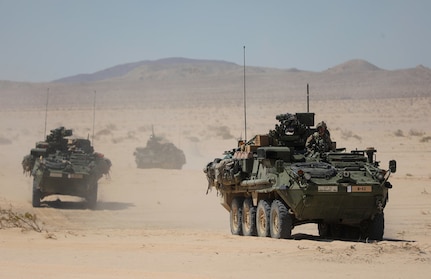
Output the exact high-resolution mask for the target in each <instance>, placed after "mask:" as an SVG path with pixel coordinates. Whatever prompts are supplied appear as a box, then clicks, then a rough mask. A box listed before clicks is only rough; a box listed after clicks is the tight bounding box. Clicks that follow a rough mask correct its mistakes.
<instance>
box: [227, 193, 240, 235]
mask: <svg viewBox="0 0 431 279" xmlns="http://www.w3.org/2000/svg"><path fill="white" fill-rule="evenodd" d="M229 215H230V232H231V233H232V234H233V235H242V222H241V219H242V200H241V199H240V198H233V199H232V203H231V206H230V214H229Z"/></svg>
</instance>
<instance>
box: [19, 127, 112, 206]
mask: <svg viewBox="0 0 431 279" xmlns="http://www.w3.org/2000/svg"><path fill="white" fill-rule="evenodd" d="M70 136H72V130H67V129H65V128H64V127H59V128H57V129H54V130H51V134H49V135H48V136H47V137H46V140H45V141H41V142H37V143H36V147H35V148H32V149H31V151H30V154H29V155H26V156H25V157H24V159H23V161H22V167H23V171H24V172H28V173H30V175H31V176H33V195H32V204H33V207H39V206H40V205H41V200H42V199H43V198H44V197H46V196H49V195H69V196H78V197H82V198H85V199H86V202H87V205H88V207H89V208H95V206H96V204H97V190H98V180H99V179H100V178H101V177H102V176H103V175H107V174H109V171H110V168H111V161H110V160H109V159H107V158H105V157H104V155H103V154H101V153H97V152H94V149H93V146H91V143H90V140H88V139H76V138H70Z"/></svg>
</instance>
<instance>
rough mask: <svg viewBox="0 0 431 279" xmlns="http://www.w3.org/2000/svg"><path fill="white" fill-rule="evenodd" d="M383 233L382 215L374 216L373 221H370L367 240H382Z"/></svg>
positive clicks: (383, 222)
mask: <svg viewBox="0 0 431 279" xmlns="http://www.w3.org/2000/svg"><path fill="white" fill-rule="evenodd" d="M384 231H385V216H384V213H383V212H382V213H378V214H376V215H374V219H373V220H371V221H370V226H369V229H368V239H370V240H377V241H380V240H383V234H384Z"/></svg>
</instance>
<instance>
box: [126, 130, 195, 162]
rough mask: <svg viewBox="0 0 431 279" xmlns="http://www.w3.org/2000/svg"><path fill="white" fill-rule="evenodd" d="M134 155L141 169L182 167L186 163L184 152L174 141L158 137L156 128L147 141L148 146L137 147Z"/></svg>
mask: <svg viewBox="0 0 431 279" xmlns="http://www.w3.org/2000/svg"><path fill="white" fill-rule="evenodd" d="M133 155H135V162H136V165H137V167H138V168H140V169H149V168H162V169H181V168H182V167H183V165H184V164H185V163H186V156H185V155H184V152H183V151H182V150H181V149H178V148H177V147H176V146H175V145H174V144H173V143H171V142H168V141H166V140H165V139H163V138H162V137H157V136H156V135H155V134H154V130H153V133H152V135H151V136H150V138H149V139H148V141H147V146H145V147H137V148H136V150H135V152H134V153H133Z"/></svg>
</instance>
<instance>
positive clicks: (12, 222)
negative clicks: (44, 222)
mask: <svg viewBox="0 0 431 279" xmlns="http://www.w3.org/2000/svg"><path fill="white" fill-rule="evenodd" d="M6 228H21V229H24V230H34V231H36V232H42V228H41V227H40V225H39V223H38V220H37V217H36V214H31V213H29V212H26V213H24V214H22V213H17V212H14V211H13V210H12V209H2V208H0V229H6Z"/></svg>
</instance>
